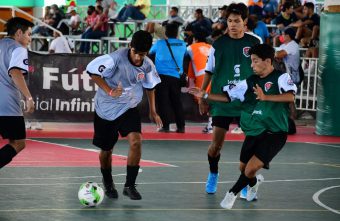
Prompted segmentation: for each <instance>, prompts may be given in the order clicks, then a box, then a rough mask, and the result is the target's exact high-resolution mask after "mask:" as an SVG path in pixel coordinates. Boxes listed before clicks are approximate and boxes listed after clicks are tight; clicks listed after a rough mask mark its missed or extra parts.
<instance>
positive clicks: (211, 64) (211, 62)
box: [205, 47, 215, 74]
mask: <svg viewBox="0 0 340 221" xmlns="http://www.w3.org/2000/svg"><path fill="white" fill-rule="evenodd" d="M214 70H215V49H214V48H213V47H211V48H210V50H209V56H208V60H207V64H206V66H205V71H206V72H208V73H211V74H212V73H214Z"/></svg>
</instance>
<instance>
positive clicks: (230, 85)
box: [228, 84, 236, 90]
mask: <svg viewBox="0 0 340 221" xmlns="http://www.w3.org/2000/svg"><path fill="white" fill-rule="evenodd" d="M228 86H229V90H231V89H233V88H234V87H235V86H236V85H235V84H229V85H228Z"/></svg>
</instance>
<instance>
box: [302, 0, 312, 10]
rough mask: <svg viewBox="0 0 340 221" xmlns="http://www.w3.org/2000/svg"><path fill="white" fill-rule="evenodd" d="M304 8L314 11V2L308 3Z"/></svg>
mask: <svg viewBox="0 0 340 221" xmlns="http://www.w3.org/2000/svg"><path fill="white" fill-rule="evenodd" d="M304 6H305V7H306V8H308V9H312V10H313V11H314V4H313V2H306V3H305V4H304Z"/></svg>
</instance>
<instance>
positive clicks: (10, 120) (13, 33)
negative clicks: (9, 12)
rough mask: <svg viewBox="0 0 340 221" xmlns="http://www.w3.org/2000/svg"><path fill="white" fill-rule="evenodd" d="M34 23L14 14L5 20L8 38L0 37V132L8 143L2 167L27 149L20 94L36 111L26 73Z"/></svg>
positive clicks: (0, 153) (0, 161) (2, 152)
mask: <svg viewBox="0 0 340 221" xmlns="http://www.w3.org/2000/svg"><path fill="white" fill-rule="evenodd" d="M32 27H33V23H31V22H30V21H28V20H26V19H23V18H20V17H15V18H11V19H9V20H8V21H7V23H6V31H7V35H8V37H5V38H3V39H1V40H0V60H1V62H0V92H1V95H0V135H1V136H2V138H3V139H8V141H9V142H8V143H7V144H6V145H5V146H3V147H2V148H1V149H0V168H2V167H4V166H5V165H7V164H8V163H10V162H11V161H12V159H13V158H14V157H15V156H16V155H17V154H18V153H19V152H20V151H22V150H23V149H24V148H25V145H26V142H25V139H26V130H25V120H24V117H23V113H22V109H21V107H20V99H21V95H20V93H21V94H22V95H23V97H24V99H25V102H26V111H27V112H29V113H32V112H33V111H34V102H33V98H32V95H31V93H30V91H29V90H28V88H27V85H26V82H25V79H24V75H25V74H27V73H28V55H27V54H28V53H27V46H28V45H29V44H30V43H31V33H32Z"/></svg>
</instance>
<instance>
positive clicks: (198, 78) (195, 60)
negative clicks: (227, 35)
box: [187, 33, 213, 133]
mask: <svg viewBox="0 0 340 221" xmlns="http://www.w3.org/2000/svg"><path fill="white" fill-rule="evenodd" d="M210 48H211V45H210V44H207V43H206V38H205V37H204V36H202V34H201V33H195V34H194V35H193V44H191V45H190V46H188V47H187V53H188V55H189V56H190V60H191V61H190V63H189V68H188V78H189V88H191V87H198V88H201V87H202V83H203V80H204V74H205V65H206V63H207V59H208V55H209V50H210ZM206 91H207V92H209V91H210V86H209V87H208V88H207V90H206ZM195 100H196V101H197V102H198V101H199V100H198V99H197V98H196V97H195ZM211 123H212V118H211V117H209V122H208V124H207V125H206V126H205V127H204V129H203V130H202V132H203V133H212V130H213V128H212V125H211Z"/></svg>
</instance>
